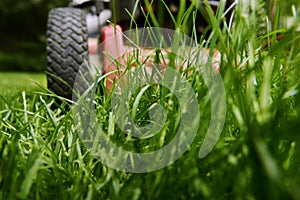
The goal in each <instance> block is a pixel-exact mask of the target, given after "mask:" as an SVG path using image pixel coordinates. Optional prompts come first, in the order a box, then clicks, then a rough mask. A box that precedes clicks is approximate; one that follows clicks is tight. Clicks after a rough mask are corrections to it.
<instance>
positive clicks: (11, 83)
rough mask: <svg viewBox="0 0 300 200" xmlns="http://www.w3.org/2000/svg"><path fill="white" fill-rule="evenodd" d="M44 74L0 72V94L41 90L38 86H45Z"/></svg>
mask: <svg viewBox="0 0 300 200" xmlns="http://www.w3.org/2000/svg"><path fill="white" fill-rule="evenodd" d="M46 84H47V83H46V75H45V74H41V73H39V74H38V73H17V72H1V73H0V95H2V96H14V95H16V94H21V92H22V91H25V92H29V93H32V92H38V91H41V88H40V86H43V87H46Z"/></svg>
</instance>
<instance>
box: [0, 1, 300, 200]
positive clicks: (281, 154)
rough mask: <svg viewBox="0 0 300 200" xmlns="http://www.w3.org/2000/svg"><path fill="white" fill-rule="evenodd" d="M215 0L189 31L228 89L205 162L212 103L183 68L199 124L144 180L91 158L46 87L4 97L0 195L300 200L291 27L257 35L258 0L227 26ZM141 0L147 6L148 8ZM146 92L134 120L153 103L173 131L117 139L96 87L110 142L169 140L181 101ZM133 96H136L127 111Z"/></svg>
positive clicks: (182, 24)
mask: <svg viewBox="0 0 300 200" xmlns="http://www.w3.org/2000/svg"><path fill="white" fill-rule="evenodd" d="M182 2H185V1H182ZM196 2H198V1H193V3H192V4H191V7H189V8H186V9H185V8H184V6H183V5H184V3H182V7H180V8H179V14H178V16H177V18H176V19H175V17H173V18H174V20H175V23H176V24H175V27H176V28H177V30H181V31H184V30H185V29H187V26H188V24H189V23H188V21H189V20H190V19H195V17H196V15H197V12H196V11H195V10H196V8H195V7H196V6H200V5H198V4H197V3H196ZM221 2H222V5H221V6H220V7H219V9H218V10H217V13H216V15H213V12H212V10H211V8H210V7H209V6H208V5H207V4H205V5H204V7H201V9H202V10H203V11H205V12H206V13H207V15H208V18H209V20H210V27H211V28H212V31H211V34H210V35H208V37H200V38H197V37H196V36H195V35H192V37H194V38H196V39H197V40H198V44H199V46H206V47H207V48H208V49H210V50H211V51H213V50H215V49H217V50H218V51H219V52H220V54H221V61H220V69H221V70H220V74H221V76H222V77H223V81H224V86H225V89H226V99H227V113H226V121H225V126H224V128H223V131H222V135H221V138H220V139H219V141H218V143H217V145H216V146H215V148H214V149H213V151H212V152H210V154H208V156H206V157H205V158H203V159H199V158H198V152H199V149H200V147H201V145H202V143H203V138H204V136H205V134H206V131H207V129H208V126H209V122H210V119H211V109H210V107H211V100H210V94H209V91H208V89H207V86H206V84H205V81H204V79H203V77H202V76H201V74H200V73H198V72H197V71H193V73H188V72H182V73H183V74H184V76H185V78H186V80H188V81H189V82H190V84H191V85H192V87H193V89H194V91H195V92H196V94H197V98H198V102H199V110H200V116H201V120H200V122H201V124H200V125H199V129H198V134H197V136H196V138H195V140H194V142H193V143H192V145H191V147H190V149H189V150H188V151H187V152H186V153H185V154H184V155H183V156H182V157H180V158H179V159H178V160H177V161H176V162H175V163H173V164H172V165H169V166H168V167H166V168H163V169H160V170H158V171H154V172H149V173H144V174H131V173H125V172H120V171H117V170H114V169H111V168H109V167H106V166H105V165H103V164H102V163H101V162H100V161H99V160H97V159H95V158H93V156H92V155H91V154H90V153H89V151H87V149H86V148H85V147H84V145H83V144H82V141H81V139H80V138H79V137H78V135H77V131H78V129H77V124H75V123H74V118H73V114H72V113H71V111H70V104H69V103H68V102H67V101H64V100H63V99H62V100H61V101H57V99H59V97H56V96H55V95H54V94H49V93H48V92H47V91H45V92H44V94H42V93H40V94H30V95H28V94H27V93H26V92H23V93H22V95H16V96H15V97H14V98H6V97H3V96H1V99H0V103H1V104H0V105H1V111H0V117H1V118H0V127H1V135H0V188H1V189H0V194H1V196H2V198H3V199H15V198H25V199H201V198H206V199H267V198H268V199H299V198H300V193H299V190H298V188H299V187H300V178H299V177H300V176H299V172H300V167H299V166H300V160H299V150H300V149H299V142H300V141H299V139H300V137H299V128H300V125H299V123H298V122H299V120H300V118H299V112H300V107H299V105H300V104H299V103H300V94H299V78H298V77H299V64H300V63H299V52H300V51H299V34H298V33H297V32H295V30H294V29H295V27H296V23H295V24H294V26H293V27H291V28H289V29H276V26H275V29H273V30H271V29H268V28H267V27H269V26H266V30H265V33H261V32H259V31H258V29H260V28H261V27H260V25H259V24H257V22H258V21H264V22H265V23H266V24H267V25H268V23H270V22H269V21H268V20H267V19H266V18H264V19H258V18H259V17H261V16H257V12H255V9H254V8H256V7H258V5H256V2H259V1H254V0H253V1H250V2H251V4H250V5H249V6H252V7H247V5H246V4H238V5H237V6H236V8H235V10H234V12H233V15H232V16H227V17H231V19H230V20H229V24H228V23H227V22H226V20H225V19H224V12H226V9H225V7H224V5H225V4H223V3H224V2H223V1H221ZM146 4H148V7H149V8H150V7H151V2H149V1H147V3H146ZM166 9H167V8H166ZM199 9H200V8H199ZM148 10H149V9H148ZM250 11H251V12H250ZM144 14H145V16H146V24H148V25H151V23H152V22H155V23H156V22H157V23H158V24H159V23H160V22H159V20H158V19H155V16H154V15H152V14H151V13H146V12H145V13H144ZM278 16H280V13H278ZM150 18H151V20H150ZM187 19H189V20H187ZM277 20H279V17H278V18H277ZM297 20H298V21H299V18H298V17H297V16H295V21H296V22H297ZM191 28H193V27H191ZM192 30H193V29H192ZM189 33H191V34H193V33H195V31H191V32H189ZM261 34H262V35H261ZM277 34H283V38H282V39H281V40H280V41H277V40H276V36H277ZM204 38H208V39H204ZM136 61H139V60H138V59H137V60H136ZM191 70H193V66H191ZM103 84H104V83H103V82H101V83H100V87H104V85H103ZM147 87H148V89H147V90H145V93H144V94H143V95H142V96H141V97H140V100H139V105H137V107H136V108H135V109H132V113H131V114H132V115H134V116H135V119H136V120H135V122H136V123H140V125H144V124H145V122H147V121H148V120H149V116H148V115H147V113H148V111H149V107H151V105H153V104H155V103H161V104H162V105H163V106H165V108H167V109H169V110H168V115H167V117H168V118H167V122H168V123H169V124H171V125H170V126H167V128H166V131H165V132H166V133H168V134H169V135H164V134H163V133H162V134H159V135H157V136H156V137H154V138H152V139H150V140H142V141H139V142H138V143H133V144H132V143H129V142H128V141H130V138H128V137H129V136H128V135H124V134H123V135H122V131H121V130H120V129H119V128H118V126H117V124H116V121H115V117H116V116H115V115H114V114H113V113H112V112H111V104H110V102H111V95H110V94H108V93H104V94H103V93H102V94H101V93H100V91H101V89H99V93H97V95H96V99H95V101H94V102H95V105H94V106H95V108H97V109H96V110H97V116H98V120H99V123H100V124H101V125H102V127H103V129H104V130H109V131H110V134H111V135H112V136H111V137H112V138H111V139H112V140H113V141H114V142H116V143H117V144H127V145H128V144H129V146H127V147H124V148H129V149H130V150H134V151H141V152H147V151H148V150H149V149H150V150H155V149H158V148H161V146H162V145H164V144H165V143H167V142H168V141H169V140H170V138H172V133H173V132H172V128H173V124H175V125H176V120H178V119H176V117H177V116H178V115H179V114H178V110H179V109H178V108H179V105H178V104H177V102H175V103H174V104H171V103H169V102H170V101H169V100H172V98H173V97H172V95H171V93H170V91H169V90H166V89H164V88H160V87H158V86H147ZM162 93H163V94H164V95H162ZM99 94H101V95H99ZM138 94H139V91H137V92H136V94H133V96H132V98H133V99H132V101H131V103H132V105H134V103H135V102H136V101H135V100H136V98H135V97H136V96H135V95H138ZM166 96H167V97H168V99H165V97H166ZM57 102H62V103H57ZM53 108H55V109H53ZM111 131H113V132H111ZM124 141H125V142H124ZM126 141H127V143H126ZM130 145H132V146H130Z"/></svg>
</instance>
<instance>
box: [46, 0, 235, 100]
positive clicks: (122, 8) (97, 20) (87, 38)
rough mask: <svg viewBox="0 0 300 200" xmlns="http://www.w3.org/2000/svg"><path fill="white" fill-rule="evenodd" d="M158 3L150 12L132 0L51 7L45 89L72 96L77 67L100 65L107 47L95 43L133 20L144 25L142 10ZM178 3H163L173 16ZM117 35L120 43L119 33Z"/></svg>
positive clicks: (78, 0)
mask: <svg viewBox="0 0 300 200" xmlns="http://www.w3.org/2000/svg"><path fill="white" fill-rule="evenodd" d="M160 2H161V1H154V3H153V4H152V7H151V10H150V11H149V7H147V6H146V5H145V4H144V3H143V2H142V1H141V2H138V4H137V3H136V1H135V0H126V1H124V0H114V1H113V0H73V1H72V2H71V3H70V4H69V6H68V7H63V8H55V9H53V10H51V12H50V14H49V18H48V24H47V33H46V37H47V44H46V55H47V66H46V71H47V81H48V89H49V90H50V91H52V92H54V93H55V94H56V95H58V96H61V97H64V98H67V99H72V93H73V91H72V89H73V87H74V83H75V79H76V75H77V74H78V72H79V69H81V72H83V73H82V75H83V76H88V70H86V74H85V71H84V69H85V67H86V66H87V65H89V66H100V63H99V60H100V59H103V58H101V57H100V56H99V55H100V54H101V53H102V52H103V51H106V50H107V49H105V48H107V45H104V46H103V48H104V49H99V47H98V44H100V43H101V42H102V41H105V40H106V39H107V38H109V37H112V36H114V35H116V30H118V31H117V32H119V33H122V31H124V30H126V29H129V28H130V26H129V24H130V21H132V20H133V19H134V20H135V21H136V24H137V26H140V27H144V26H145V15H143V14H142V12H144V13H145V12H157V9H156V6H157V5H158V4H159V3H160ZM187 3H190V2H189V1H187ZM200 3H203V2H202V1H200ZM208 3H209V4H210V5H211V6H212V8H213V10H216V8H217V6H218V5H219V1H208ZM232 3H233V2H232V1H228V2H227V5H226V6H227V7H229V6H230V5H231V4H232ZM179 4H180V2H179V1H175V0H166V1H164V5H165V6H166V5H167V6H168V8H169V11H171V12H172V13H173V14H174V16H176V12H177V10H178V6H179ZM129 13H133V14H134V16H130V15H129ZM165 13H167V12H165ZM199 16H201V14H200V15H199ZM162 17H164V20H163V24H162V26H163V27H165V28H174V27H173V26H172V22H171V19H170V15H169V14H165V15H164V16H162ZM204 19H205V17H198V18H197V19H196V23H197V26H196V27H197V32H198V33H199V34H201V33H202V32H203V30H204V27H205V26H206V25H207V22H206V21H205V20H204ZM112 24H113V25H112ZM118 37H119V42H120V44H121V43H122V34H121V35H120V34H119V36H118ZM111 53H113V52H111ZM104 60H105V59H104ZM82 69H83V70H82ZM99 70H101V71H102V72H103V73H104V74H105V73H108V72H109V71H111V70H114V68H111V67H108V65H106V66H105V64H104V66H103V67H102V69H99Z"/></svg>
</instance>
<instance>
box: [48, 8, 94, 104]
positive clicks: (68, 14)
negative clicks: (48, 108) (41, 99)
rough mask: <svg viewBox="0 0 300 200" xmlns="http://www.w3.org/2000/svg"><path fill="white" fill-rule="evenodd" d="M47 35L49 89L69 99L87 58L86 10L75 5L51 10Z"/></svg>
mask: <svg viewBox="0 0 300 200" xmlns="http://www.w3.org/2000/svg"><path fill="white" fill-rule="evenodd" d="M46 37H47V44H46V54H47V67H46V70H47V81H48V89H49V90H51V91H53V92H54V93H55V94H57V95H59V96H62V97H64V98H67V99H72V94H73V86H74V82H75V78H76V75H77V73H78V71H79V69H80V68H81V67H84V65H85V63H86V61H87V60H88V42H87V41H88V33H87V25H86V18H85V13H84V12H83V11H82V10H80V9H77V8H56V9H53V10H52V11H51V12H50V14H49V18H48V24H47V33H46ZM81 71H82V69H81Z"/></svg>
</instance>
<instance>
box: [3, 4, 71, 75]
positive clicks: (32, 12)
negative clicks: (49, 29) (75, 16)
mask: <svg viewBox="0 0 300 200" xmlns="http://www.w3.org/2000/svg"><path fill="white" fill-rule="evenodd" d="M69 2H70V1H69V0H1V1H0V71H18V72H22V71H28V72H43V71H45V42H46V38H45V32H46V23H47V17H48V12H49V11H50V10H51V9H52V8H54V7H59V6H67V5H68V3H69Z"/></svg>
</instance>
